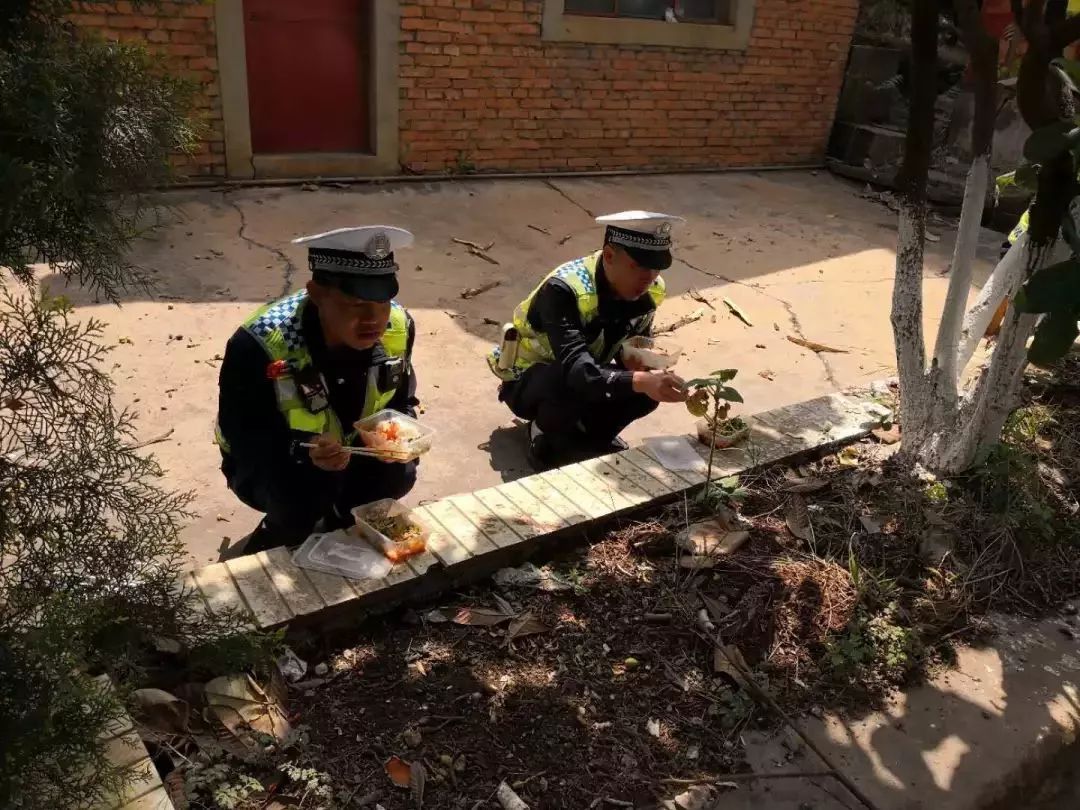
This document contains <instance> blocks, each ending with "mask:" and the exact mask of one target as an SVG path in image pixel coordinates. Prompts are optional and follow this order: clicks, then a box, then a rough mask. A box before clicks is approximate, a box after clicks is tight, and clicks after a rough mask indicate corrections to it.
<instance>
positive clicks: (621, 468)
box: [596, 453, 682, 498]
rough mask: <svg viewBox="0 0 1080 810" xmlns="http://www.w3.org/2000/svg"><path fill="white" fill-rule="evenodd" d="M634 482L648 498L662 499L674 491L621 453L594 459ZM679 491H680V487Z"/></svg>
mask: <svg viewBox="0 0 1080 810" xmlns="http://www.w3.org/2000/svg"><path fill="white" fill-rule="evenodd" d="M596 461H598V462H602V463H604V464H606V465H607V466H609V467H612V468H614V470H615V471H616V472H617V473H619V474H621V475H622V476H624V477H625V478H629V479H630V480H631V481H633V482H634V484H635V486H637V487H638V488H640V489H641V490H643V491H644V492H645V493H646V494H647V495H648V496H649V497H650V498H664V497H666V496H668V495H670V494H671V493H672V492H673V491H674V490H672V488H671V487H669V486H668V485H667V484H665V483H663V482H662V481H660V480H659V479H657V478H654V477H653V476H651V475H649V473H647V472H645V471H644V470H642V469H641V468H640V467H638V466H637V465H636V464H633V463H631V462H630V460H629V459H627V458H625V457H624V456H623V454H622V453H612V454H611V455H609V456H601V457H600V458H598V459H596ZM679 489H682V488H681V487H680V488H679Z"/></svg>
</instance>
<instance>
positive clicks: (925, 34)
mask: <svg viewBox="0 0 1080 810" xmlns="http://www.w3.org/2000/svg"><path fill="white" fill-rule="evenodd" d="M910 88H911V90H910V99H911V110H910V115H909V116H908V128H907V135H906V138H905V142H904V162H903V165H902V166H901V167H900V171H899V173H898V174H897V190H898V191H899V196H900V222H899V235H898V239H897V249H896V280H895V282H894V284H893V298H892V314H891V321H892V328H893V340H894V342H895V344H896V368H897V372H898V373H899V376H900V412H901V418H902V419H903V424H904V433H903V438H902V442H903V445H902V447H903V449H904V450H905V451H907V450H910V449H913V448H912V447H911V445H912V443H913V440H914V443H915V444H918V443H920V440H921V437H922V436H924V435H925V430H926V427H927V419H928V417H929V411H930V407H929V406H930V396H929V388H928V385H927V381H926V376H925V371H926V343H925V340H924V338H923V324H922V316H923V306H922V283H923V248H924V245H925V237H926V184H927V178H928V177H929V172H930V151H931V147H932V145H933V134H934V101H935V99H936V98H937V3H936V0H915V2H914V4H913V7H912V19H911V83H910Z"/></svg>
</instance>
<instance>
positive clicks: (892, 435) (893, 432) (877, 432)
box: [870, 424, 900, 444]
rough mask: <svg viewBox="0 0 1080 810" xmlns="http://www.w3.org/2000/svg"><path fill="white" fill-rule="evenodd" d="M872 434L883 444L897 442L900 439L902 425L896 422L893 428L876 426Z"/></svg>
mask: <svg viewBox="0 0 1080 810" xmlns="http://www.w3.org/2000/svg"><path fill="white" fill-rule="evenodd" d="M870 433H871V435H872V436H873V437H874V438H875V439H877V440H878V441H879V442H881V443H882V444H896V443H897V442H898V441H900V426H899V425H896V424H894V425H893V426H892V427H891V428H889V429H888V430H886V429H885V428H874V429H873V430H871V431H870Z"/></svg>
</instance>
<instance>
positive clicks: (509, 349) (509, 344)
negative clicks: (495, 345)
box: [499, 323, 518, 371]
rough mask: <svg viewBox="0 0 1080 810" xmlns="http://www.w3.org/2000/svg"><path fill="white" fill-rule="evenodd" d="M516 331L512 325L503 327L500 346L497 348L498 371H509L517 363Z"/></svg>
mask: <svg viewBox="0 0 1080 810" xmlns="http://www.w3.org/2000/svg"><path fill="white" fill-rule="evenodd" d="M517 353H518V330H517V329H516V328H515V327H514V325H513V324H512V323H508V324H506V325H505V326H504V327H503V336H502V345H500V346H499V370H500V371H509V370H510V369H512V368H513V367H514V363H516V362H517Z"/></svg>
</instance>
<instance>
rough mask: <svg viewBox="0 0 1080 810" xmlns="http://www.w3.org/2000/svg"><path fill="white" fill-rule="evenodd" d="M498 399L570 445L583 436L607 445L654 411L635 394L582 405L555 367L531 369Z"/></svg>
mask: <svg viewBox="0 0 1080 810" xmlns="http://www.w3.org/2000/svg"><path fill="white" fill-rule="evenodd" d="M499 399H500V400H501V401H503V402H505V403H506V404H507V405H508V406H509V408H510V410H511V411H513V413H514V415H515V416H517V417H519V418H521V419H527V420H529V421H531V422H532V421H535V422H536V424H537V426H539V428H540V429H541V430H542V431H544V433H546V434H549V435H551V436H553V437H559V438H563V439H568V440H571V441H572V440H573V439H574V438H577V439H580V437H581V434H582V432H584V434H585V437H586V439H587V441H588V442H589V443H590V444H594V443H595V444H596V445H597V446H604V445H606V444H609V443H610V442H611V441H612V440H613V439H614V438H615V437H616V436H618V435H619V434H620V433H622V432H623V431H624V430H625V429H626V427H627V426H628V425H629V424H630V423H631V422H636V421H637V420H638V419H641V418H642V417H643V416H648V415H649V414H650V413H652V412H653V411H655V410H656V408H657V403H656V402H655V401H654V400H652V399H650V398H649V397H647V396H645V394H638V393H635V392H630V393H628V394H623V395H622V396H613V397H611V398H608V399H604V400H601V401H599V402H595V403H587V402H583V401H582V399H581V397H579V396H578V395H576V394H574V393H573V392H572V391H570V389H569V388H567V386H566V382H565V381H564V379H563V373H562V368H561V367H560V366H559V365H558V364H556V363H537V364H535V365H533V366H530V367H529V368H528V369H527V370H526V371H525V373H524V374H522V375H521V377H520V379H517V380H514V381H513V382H508V383H504V384H503V385H502V386H501V387H500V389H499Z"/></svg>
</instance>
